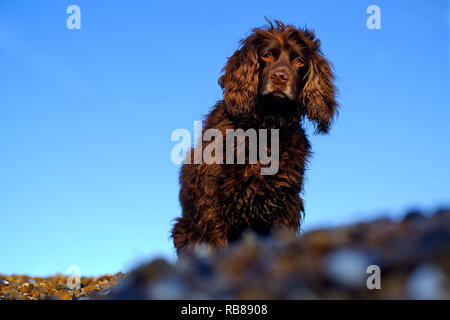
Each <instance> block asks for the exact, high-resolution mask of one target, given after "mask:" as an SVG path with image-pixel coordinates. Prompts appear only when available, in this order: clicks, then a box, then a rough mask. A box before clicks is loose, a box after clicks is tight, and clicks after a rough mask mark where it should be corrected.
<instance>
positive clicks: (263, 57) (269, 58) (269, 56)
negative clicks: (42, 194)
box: [262, 52, 273, 61]
mask: <svg viewBox="0 0 450 320" xmlns="http://www.w3.org/2000/svg"><path fill="white" fill-rule="evenodd" d="M272 58H273V55H272V53H271V52H266V53H264V54H263V55H262V59H263V60H266V61H268V60H272Z"/></svg>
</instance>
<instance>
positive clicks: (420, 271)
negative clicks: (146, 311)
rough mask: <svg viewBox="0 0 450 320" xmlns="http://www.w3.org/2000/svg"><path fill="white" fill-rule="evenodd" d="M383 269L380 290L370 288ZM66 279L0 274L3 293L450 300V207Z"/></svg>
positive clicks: (67, 296)
mask: <svg viewBox="0 0 450 320" xmlns="http://www.w3.org/2000/svg"><path fill="white" fill-rule="evenodd" d="M370 266H371V267H370ZM368 267H369V269H368ZM377 268H379V270H380V272H381V276H380V278H379V280H380V281H379V283H378V284H379V285H380V286H381V288H380V289H377V288H374V289H369V288H368V286H367V283H368V282H369V287H371V286H375V287H376V286H377V281H376V278H375V277H374V276H375V275H376V271H374V270H375V269H377ZM374 272H375V273H374ZM368 278H369V280H368ZM66 280H67V279H66V278H65V277H63V276H55V277H50V278H45V279H40V278H30V277H25V276H12V277H5V276H3V277H2V276H0V299H49V298H56V299H80V298H81V299H88V298H91V297H93V298H97V299H324V298H325V299H450V210H440V211H438V212H436V213H435V214H433V215H431V216H424V215H421V214H420V213H418V212H415V213H410V214H408V215H406V216H405V218H404V219H403V220H402V221H392V220H389V219H380V220H377V221H372V222H368V223H358V224H355V225H350V226H345V227H340V228H336V229H332V230H318V231H313V232H308V233H305V234H303V235H302V236H301V237H300V238H297V237H294V236H292V235H288V234H280V235H278V236H277V237H275V238H272V239H258V238H257V237H256V236H254V235H252V234H248V235H246V236H245V238H244V239H243V240H242V241H241V242H239V243H237V244H235V245H233V246H231V247H230V248H228V249H227V250H224V251H221V252H212V251H211V250H210V248H208V247H207V246H201V247H200V248H198V249H197V250H195V251H193V252H191V253H190V254H187V255H185V256H183V257H180V258H179V259H178V260H177V262H176V263H175V264H171V263H169V262H167V261H166V260H164V259H155V260H153V261H150V262H149V263H148V264H145V265H142V266H140V267H139V268H137V269H135V270H134V271H132V272H131V273H130V274H128V275H123V274H117V275H113V276H104V277H99V278H82V280H81V288H80V290H68V289H67V287H66V285H65V284H66Z"/></svg>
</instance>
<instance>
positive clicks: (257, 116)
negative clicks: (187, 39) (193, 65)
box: [172, 21, 337, 254]
mask: <svg viewBox="0 0 450 320" xmlns="http://www.w3.org/2000/svg"><path fill="white" fill-rule="evenodd" d="M222 71H223V75H222V76H221V77H220V79H219V84H220V86H221V87H222V89H223V92H224V99H223V101H219V102H218V103H217V104H216V105H215V106H214V107H213V109H212V111H211V112H210V113H209V114H208V116H207V117H206V120H205V121H204V125H203V133H205V132H206V130H208V129H217V130H219V131H220V132H222V133H223V137H224V138H223V144H224V145H225V142H226V141H225V135H226V132H227V131H228V130H229V129H235V130H236V129H243V130H248V129H255V130H256V131H258V130H259V129H267V130H271V129H278V132H279V135H278V136H279V142H278V143H279V149H278V150H279V151H278V152H279V153H278V164H277V166H276V167H277V170H276V171H275V174H262V173H261V168H262V167H264V166H265V165H264V164H263V163H262V162H261V161H258V162H257V163H249V161H248V160H249V159H248V158H249V157H248V155H245V160H246V161H247V162H245V163H244V164H236V163H235V164H228V162H225V161H223V164H221V163H209V162H208V163H205V162H202V163H198V162H196V161H195V159H194V149H192V150H191V152H190V153H189V154H188V156H187V158H186V159H187V160H191V161H186V160H185V163H184V164H183V166H182V168H181V173H180V184H181V191H180V202H181V206H182V208H183V212H182V216H181V217H179V218H177V219H176V223H175V225H174V227H173V230H172V237H173V241H174V245H175V248H176V250H177V253H178V254H180V253H181V252H183V251H184V250H185V249H189V248H195V247H196V246H197V245H198V244H200V243H202V242H206V243H208V244H210V245H211V246H213V247H216V248H220V247H224V246H226V245H227V244H228V243H230V242H231V241H233V240H236V239H238V238H239V237H240V235H241V234H242V233H243V231H245V230H247V229H248V230H253V231H254V232H256V233H258V234H262V235H267V234H270V233H272V232H273V231H275V230H291V231H293V232H297V231H298V230H299V227H300V220H301V217H302V213H303V212H304V208H303V201H302V199H301V198H300V196H299V193H301V192H302V188H303V177H304V174H305V166H306V164H307V161H308V158H309V156H310V144H309V142H308V139H307V136H306V134H305V131H304V129H303V127H302V123H304V121H303V120H304V119H305V118H307V119H309V120H310V121H311V122H312V123H314V126H315V129H316V133H320V134H325V133H327V132H328V131H329V129H330V126H331V124H332V121H333V119H334V117H335V115H336V111H337V102H336V100H335V96H336V88H335V86H334V84H333V82H334V75H333V72H332V69H331V67H330V64H329V63H328V61H327V60H326V59H325V58H324V57H323V55H322V53H321V50H320V41H319V40H318V39H316V37H315V34H314V32H313V31H310V30H307V29H297V28H295V27H293V26H291V25H285V24H283V23H282V22H279V21H275V23H272V22H269V24H268V25H267V26H265V27H262V28H256V29H253V32H252V33H251V34H250V36H248V37H247V38H246V39H244V40H242V41H241V46H240V49H239V50H237V51H236V52H235V53H234V54H233V55H232V56H231V57H230V58H229V60H228V63H227V64H226V66H225V67H224V68H223V70H222ZM258 132H259V131H258ZM267 135H269V134H267ZM216 139H217V138H216ZM244 139H245V138H244ZM272 139H273V138H272ZM205 141H213V139H210V140H208V139H205V138H203V145H200V147H199V146H198V145H197V147H196V148H200V149H202V150H204V149H205V148H206V147H207V146H208V143H205ZM271 142H272V144H273V142H274V141H271ZM209 143H212V142H209ZM233 143H234V140H233ZM267 145H268V147H267V148H266V151H267V152H268V154H270V153H271V144H266V146H267ZM245 146H246V148H247V149H248V146H249V143H248V141H247V140H245ZM233 150H234V151H236V150H237V149H236V148H234V149H233ZM272 151H273V149H272ZM234 157H235V158H236V154H235V155H234ZM274 161H276V160H274ZM188 162H189V163H188Z"/></svg>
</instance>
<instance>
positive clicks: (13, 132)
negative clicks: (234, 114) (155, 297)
mask: <svg viewBox="0 0 450 320" xmlns="http://www.w3.org/2000/svg"><path fill="white" fill-rule="evenodd" d="M71 4H77V5H78V6H80V8H81V19H82V20H81V30H68V29H67V28H66V19H67V17H68V14H66V8H67V6H69V5H71ZM371 4H377V5H379V6H380V8H381V19H382V21H381V23H382V29H381V30H368V29H367V27H366V19H367V17H368V15H367V14H366V8H367V7H368V6H369V5H371ZM264 16H268V17H270V18H276V19H280V20H282V21H284V22H287V23H292V24H295V25H298V26H305V25H307V26H308V27H311V28H314V29H315V30H316V32H317V34H318V36H319V37H320V39H321V40H322V43H323V51H324V53H325V54H326V56H327V57H328V58H329V59H330V60H331V61H332V62H333V63H334V66H335V71H336V74H337V76H338V80H337V85H338V87H339V89H340V95H339V101H340V103H341V113H340V117H339V119H338V121H337V123H336V125H335V127H334V128H333V130H332V132H331V135H330V136H314V137H311V140H312V145H313V151H314V153H315V154H314V157H313V159H312V162H311V164H310V167H309V171H308V174H307V179H308V180H307V182H306V185H305V188H306V190H305V194H304V199H305V202H306V220H305V222H304V225H303V229H304V230H306V231H307V230H311V229H314V228H318V227H322V226H334V225H339V224H344V223H349V222H355V221H359V220H370V219H374V218H377V217H380V216H382V215H390V216H391V217H393V218H399V217H400V215H401V214H402V213H403V212H405V211H406V210H409V209H412V208H420V209H423V210H432V209H434V208H437V207H440V206H444V205H448V204H450V170H449V164H450V125H449V118H450V102H449V101H450V2H449V1H448V0H434V1H425V0H420V1H409V0H403V1H380V0H375V1H362V0H361V1H355V0H346V1H331V0H330V1H324V0H322V1H301V0H295V1H280V2H276V1H261V0H260V1H202V2H200V1H180V2H173V1H157V2H156V1H121V2H120V3H119V1H99V0H96V1H87V0H71V1H63V0H61V1H35V0H28V1H10V0H0V235H1V240H0V273H7V274H10V273H27V274H33V275H47V274H52V273H55V272H65V271H66V268H67V267H68V266H69V265H78V266H80V268H81V273H82V274H83V275H96V274H103V273H107V272H109V273H112V272H116V271H119V270H122V271H126V270H128V269H129V268H130V267H132V266H134V265H135V263H137V261H141V260H142V259H145V258H151V257H155V256H164V257H167V258H169V259H174V254H173V250H172V243H171V241H170V240H169V230H170V227H171V221H172V219H173V218H175V217H176V216H178V215H179V214H180V206H179V204H178V190H179V185H178V170H179V167H177V166H176V165H174V164H173V163H172V162H171V159H170V152H171V149H172V147H173V146H174V145H175V143H174V142H172V141H171V140H170V135H171V133H172V131H173V130H174V129H177V128H186V129H189V130H191V131H192V130H193V121H194V120H200V119H201V118H202V116H203V115H204V114H206V113H207V112H208V110H209V109H210V107H211V106H212V105H213V104H214V103H215V101H217V100H219V99H221V90H220V88H219V87H218V85H217V78H218V77H219V74H220V69H221V68H222V66H223V65H224V64H225V62H226V58H227V57H229V56H230V55H231V54H232V53H233V51H234V50H235V49H236V48H237V42H238V40H239V39H240V38H242V37H245V36H246V35H247V34H248V32H249V30H250V29H251V28H252V27H255V26H260V25H262V24H264V23H265V21H264ZM308 132H310V133H311V130H310V128H309V131H308Z"/></svg>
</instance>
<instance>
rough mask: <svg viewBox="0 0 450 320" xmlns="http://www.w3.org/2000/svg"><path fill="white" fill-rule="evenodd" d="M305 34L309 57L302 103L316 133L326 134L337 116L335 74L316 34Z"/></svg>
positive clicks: (306, 32)
mask: <svg viewBox="0 0 450 320" xmlns="http://www.w3.org/2000/svg"><path fill="white" fill-rule="evenodd" d="M303 33H304V35H305V36H306V41H305V42H306V45H307V47H308V49H309V50H308V51H309V55H308V70H307V71H306V74H305V79H304V81H305V83H304V86H303V90H302V92H301V94H300V102H301V103H302V104H303V106H305V107H306V113H307V116H308V119H309V120H310V121H312V122H313V123H314V124H315V125H316V133H321V134H325V133H327V132H328V131H329V129H330V127H331V124H332V123H333V120H334V117H335V116H336V114H337V107H338V104H337V102H336V91H337V90H336V87H335V85H334V83H333V82H334V74H333V70H332V67H331V65H330V63H329V62H328V61H327V60H326V59H325V58H324V56H323V55H322V52H321V51H320V40H318V39H315V35H314V32H313V31H309V30H304V31H303Z"/></svg>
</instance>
